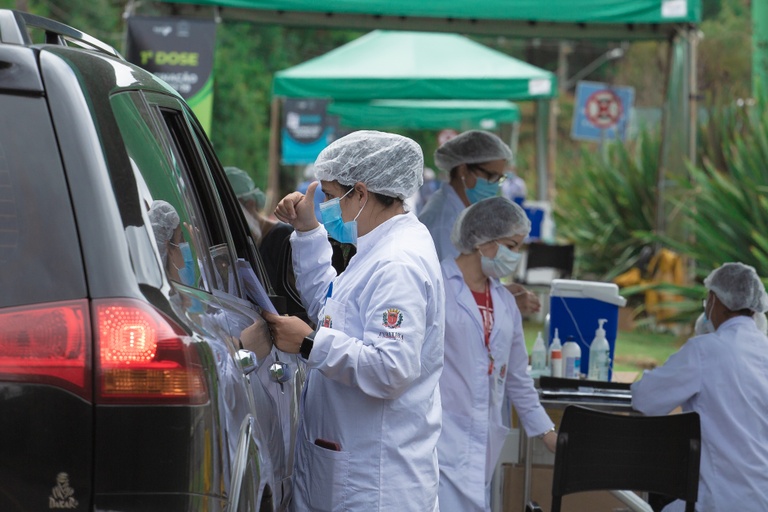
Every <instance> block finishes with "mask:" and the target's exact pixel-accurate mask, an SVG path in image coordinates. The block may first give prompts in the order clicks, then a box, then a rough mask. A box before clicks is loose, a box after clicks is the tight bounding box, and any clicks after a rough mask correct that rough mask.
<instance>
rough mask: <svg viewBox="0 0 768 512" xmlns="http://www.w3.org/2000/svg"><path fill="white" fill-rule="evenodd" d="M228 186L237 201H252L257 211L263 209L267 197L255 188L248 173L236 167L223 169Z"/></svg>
mask: <svg viewBox="0 0 768 512" xmlns="http://www.w3.org/2000/svg"><path fill="white" fill-rule="evenodd" d="M224 172H226V173H227V179H228V180H229V184H230V185H232V190H233V191H234V192H235V195H236V196H237V198H238V199H242V200H244V201H249V200H250V201H254V202H255V203H256V206H257V207H258V209H259V210H261V209H262V208H264V205H265V204H266V202H267V196H266V195H265V194H264V192H262V191H261V189H260V188H258V187H257V186H256V184H255V183H254V182H253V179H251V177H250V176H248V173H247V172H245V171H244V170H242V169H239V168H237V167H231V166H230V167H224Z"/></svg>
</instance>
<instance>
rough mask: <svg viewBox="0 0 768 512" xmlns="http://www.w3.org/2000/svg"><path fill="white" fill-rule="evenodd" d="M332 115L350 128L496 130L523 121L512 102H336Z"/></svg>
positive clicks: (329, 108)
mask: <svg viewBox="0 0 768 512" xmlns="http://www.w3.org/2000/svg"><path fill="white" fill-rule="evenodd" d="M328 113H329V114H333V115H336V116H339V119H340V124H341V125H342V126H347V127H349V128H376V129H396V128H411V129H416V130H419V129H433V130H439V129H441V128H453V129H456V130H460V131H464V130H470V129H478V128H479V129H485V130H493V129H495V128H496V127H497V126H499V125H501V124H506V123H508V124H513V123H518V122H519V121H520V109H519V108H518V106H517V105H515V104H514V103H512V102H511V101H501V100H499V101H492V100H489V101H480V100H478V101H472V100H467V101H462V100H373V101H368V102H358V101H335V102H333V103H331V104H330V105H329V106H328Z"/></svg>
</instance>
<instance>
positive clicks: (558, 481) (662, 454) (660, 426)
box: [552, 405, 701, 512]
mask: <svg viewBox="0 0 768 512" xmlns="http://www.w3.org/2000/svg"><path fill="white" fill-rule="evenodd" d="M700 455H701V428H700V423H699V415H698V413H695V412H688V413H683V414H673V415H668V416H634V415H633V416H627V415H622V414H612V413H608V412H602V411H596V410H593V409H588V408H586V407H581V406H574V405H571V406H568V407H567V408H566V409H565V413H564V414H563V419H562V422H561V423H560V429H559V431H558V437H557V450H556V452H555V467H554V474H553V481H552V512H559V511H560V502H561V499H562V497H563V496H565V495H566V494H571V493H575V492H581V491H595V490H630V491H645V492H652V493H657V494H662V495H664V496H668V497H670V498H674V499H681V500H684V501H685V502H686V511H687V512H693V510H694V504H695V503H696V499H697V496H698V489H699V459H700Z"/></svg>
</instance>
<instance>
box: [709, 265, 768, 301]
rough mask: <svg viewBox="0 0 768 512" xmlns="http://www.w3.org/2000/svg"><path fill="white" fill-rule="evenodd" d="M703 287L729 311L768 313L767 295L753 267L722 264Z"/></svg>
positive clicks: (710, 275)
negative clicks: (745, 310) (741, 310)
mask: <svg viewBox="0 0 768 512" xmlns="http://www.w3.org/2000/svg"><path fill="white" fill-rule="evenodd" d="M704 286H706V288H707V290H710V291H711V292H713V293H714V294H715V295H717V298H718V299H719V300H720V301H721V302H722V303H723V305H725V307H727V308H728V309H730V310H731V311H738V310H740V309H748V310H750V311H754V312H757V313H765V312H766V311H768V295H766V293H765V286H763V282H762V281H761V280H760V276H758V275H757V271H756V270H755V268H754V267H751V266H749V265H745V264H743V263H738V262H735V263H723V264H722V265H721V266H720V267H718V268H716V269H715V270H713V271H712V272H711V273H710V274H709V275H708V276H707V277H706V279H704Z"/></svg>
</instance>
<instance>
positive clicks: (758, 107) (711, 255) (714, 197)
mask: <svg viewBox="0 0 768 512" xmlns="http://www.w3.org/2000/svg"><path fill="white" fill-rule="evenodd" d="M766 103H768V101H766V98H765V97H764V96H763V97H761V98H759V99H758V100H757V101H756V103H755V104H754V105H750V104H749V103H745V104H743V105H741V106H739V105H738V104H736V105H734V104H733V103H731V104H725V105H722V104H721V105H718V106H716V107H715V108H714V109H713V110H712V113H711V115H710V121H709V122H708V123H707V125H706V128H707V129H706V131H705V132H706V134H707V136H708V138H707V140H708V146H707V147H705V148H704V149H703V155H702V159H703V165H702V166H701V167H700V168H691V169H689V172H690V182H689V183H684V184H681V185H682V186H684V187H685V193H684V194H683V196H682V197H681V198H680V199H679V200H678V206H679V208H680V211H681V213H682V215H683V217H684V219H685V224H686V226H687V231H688V232H689V233H690V234H691V238H690V239H688V240H679V239H664V243H665V244H667V245H668V246H669V247H672V248H673V249H676V250H678V251H680V252H682V253H685V254H688V255H689V256H690V257H692V258H693V259H694V260H695V262H696V264H697V266H698V267H699V268H701V269H702V271H703V272H708V271H709V270H711V269H713V268H715V267H717V266H719V265H721V264H722V263H724V262H728V261H741V262H743V263H746V264H748V265H752V266H754V267H755V268H756V269H757V272H758V274H760V275H763V276H765V275H768V238H767V235H768V198H767V196H766V194H767V193H768V181H766V174H767V173H768V110H766V106H767V105H766Z"/></svg>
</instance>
